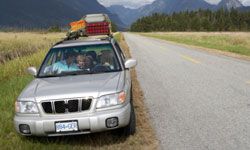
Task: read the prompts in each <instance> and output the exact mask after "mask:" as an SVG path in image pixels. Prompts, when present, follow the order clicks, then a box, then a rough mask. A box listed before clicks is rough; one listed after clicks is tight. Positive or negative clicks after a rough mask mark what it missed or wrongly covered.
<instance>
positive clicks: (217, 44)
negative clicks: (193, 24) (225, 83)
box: [141, 32, 250, 56]
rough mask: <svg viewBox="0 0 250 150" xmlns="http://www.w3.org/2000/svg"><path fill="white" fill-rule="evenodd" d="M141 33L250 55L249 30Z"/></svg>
mask: <svg viewBox="0 0 250 150" xmlns="http://www.w3.org/2000/svg"><path fill="white" fill-rule="evenodd" d="M141 35H144V36H149V37H153V38H158V39H163V40H167V41H172V42H177V43H182V44H187V45H193V46H198V47H204V48H209V49H216V50H220V51H225V52H232V53H236V54H241V55H245V56H250V34H249V32H156V33H142V34H141Z"/></svg>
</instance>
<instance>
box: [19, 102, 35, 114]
mask: <svg viewBox="0 0 250 150" xmlns="http://www.w3.org/2000/svg"><path fill="white" fill-rule="evenodd" d="M16 112H17V113H27V114H35V113H38V108H37V105H36V103H34V102H16Z"/></svg>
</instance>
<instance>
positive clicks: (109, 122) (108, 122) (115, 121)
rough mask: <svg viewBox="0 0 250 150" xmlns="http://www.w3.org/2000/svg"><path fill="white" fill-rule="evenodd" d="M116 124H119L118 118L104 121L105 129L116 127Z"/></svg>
mask: <svg viewBox="0 0 250 150" xmlns="http://www.w3.org/2000/svg"><path fill="white" fill-rule="evenodd" d="M118 124H119V122H118V118H117V117H113V118H108V119H106V126H107V128H114V127H117V126H118Z"/></svg>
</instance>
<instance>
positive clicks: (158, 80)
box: [125, 33, 250, 150]
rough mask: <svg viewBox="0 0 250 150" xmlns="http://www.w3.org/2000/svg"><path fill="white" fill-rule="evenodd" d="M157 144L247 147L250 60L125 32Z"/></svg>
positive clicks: (190, 149)
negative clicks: (134, 59) (134, 60)
mask: <svg viewBox="0 0 250 150" xmlns="http://www.w3.org/2000/svg"><path fill="white" fill-rule="evenodd" d="M125 39H126V41H127V43H128V45H129V47H130V49H131V52H132V56H133V57H134V58H136V59H137V60H138V62H139V64H138V66H137V68H136V70H137V74H138V79H139V82H140V84H141V87H142V90H143V92H144V94H145V99H146V102H145V103H146V105H147V107H148V109H149V113H150V118H151V120H152V121H153V123H152V124H153V126H154V128H155V131H156V134H157V137H158V139H159V141H160V146H161V149H166V150H182V149H187V150H196V149H197V150H200V149H209V150H210V149H211V150H213V149H218V150H224V149H226V150H242V149H243V150H244V149H245V150H250V62H248V61H243V60H238V59H234V58H230V57H226V56H220V55H216V54H210V53H208V52H202V51H197V50H193V49H191V48H186V47H182V46H178V45H174V44H170V43H168V42H165V41H162V40H157V39H152V38H147V37H142V36H139V35H134V34H131V33H125Z"/></svg>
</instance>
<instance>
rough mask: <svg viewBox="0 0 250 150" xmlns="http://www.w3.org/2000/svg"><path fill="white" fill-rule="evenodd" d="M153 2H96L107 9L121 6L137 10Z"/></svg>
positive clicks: (100, 0) (124, 0)
mask: <svg viewBox="0 0 250 150" xmlns="http://www.w3.org/2000/svg"><path fill="white" fill-rule="evenodd" d="M153 1H155V0H98V2H99V3H101V4H102V5H104V6H106V7H108V6H111V5H123V6H125V7H127V8H138V7H141V6H144V5H146V4H150V3H152V2H153Z"/></svg>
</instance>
